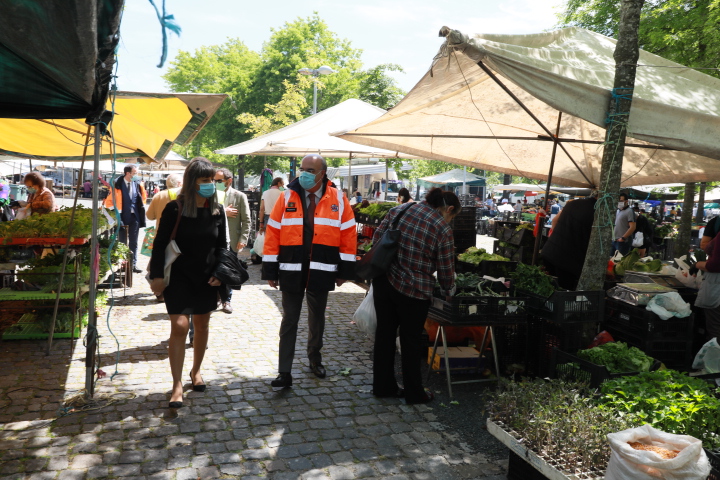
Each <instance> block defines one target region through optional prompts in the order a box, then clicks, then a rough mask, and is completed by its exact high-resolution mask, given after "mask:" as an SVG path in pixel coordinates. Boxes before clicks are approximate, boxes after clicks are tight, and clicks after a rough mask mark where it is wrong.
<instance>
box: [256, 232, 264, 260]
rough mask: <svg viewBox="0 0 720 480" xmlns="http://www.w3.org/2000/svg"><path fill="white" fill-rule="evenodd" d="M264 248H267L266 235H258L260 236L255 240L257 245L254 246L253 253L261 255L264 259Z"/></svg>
mask: <svg viewBox="0 0 720 480" xmlns="http://www.w3.org/2000/svg"><path fill="white" fill-rule="evenodd" d="M264 246H265V234H264V233H258V236H257V238H256V239H255V243H254V244H253V251H254V252H255V254H256V255H260V256H261V257H262V254H263V247H264Z"/></svg>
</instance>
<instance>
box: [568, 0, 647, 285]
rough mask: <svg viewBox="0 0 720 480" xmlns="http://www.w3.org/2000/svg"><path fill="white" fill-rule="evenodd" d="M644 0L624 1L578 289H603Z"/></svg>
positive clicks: (633, 82) (611, 238)
mask: <svg viewBox="0 0 720 480" xmlns="http://www.w3.org/2000/svg"><path fill="white" fill-rule="evenodd" d="M643 3H644V0H622V4H621V7H620V25H619V29H618V38H617V45H616V46H615V53H614V54H613V57H614V58H615V65H616V69H615V81H614V84H613V92H612V96H611V98H610V105H609V107H608V119H609V122H608V124H607V133H606V135H605V148H604V150H603V159H602V166H601V170H600V180H599V185H597V187H598V192H599V193H598V200H597V204H596V208H595V219H594V220H593V229H592V234H591V235H590V244H589V246H588V251H587V255H586V256H585V264H584V265H583V270H582V274H581V276H580V282H579V283H578V288H579V289H580V290H602V288H603V283H604V280H605V271H606V270H607V261H608V257H609V253H610V245H611V243H612V241H613V224H614V221H615V219H614V213H615V210H616V209H615V206H616V205H617V200H618V191H619V189H620V177H621V174H622V163H623V162H622V161H623V154H624V152H625V136H626V134H627V122H628V117H629V116H630V106H631V104H632V94H633V88H634V87H635V72H636V70H637V66H636V64H637V60H638V57H639V56H640V52H639V46H638V28H639V26H640V10H641V9H642V6H643Z"/></svg>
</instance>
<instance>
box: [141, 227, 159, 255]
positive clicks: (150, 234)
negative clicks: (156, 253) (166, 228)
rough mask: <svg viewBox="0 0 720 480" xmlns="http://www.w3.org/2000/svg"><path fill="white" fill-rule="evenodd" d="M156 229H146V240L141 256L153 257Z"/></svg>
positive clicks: (144, 240)
mask: <svg viewBox="0 0 720 480" xmlns="http://www.w3.org/2000/svg"><path fill="white" fill-rule="evenodd" d="M155 233H156V232H155V227H148V228H146V229H145V238H144V239H143V243H142V248H141V249H140V254H141V255H145V256H147V257H151V256H152V248H153V243H155Z"/></svg>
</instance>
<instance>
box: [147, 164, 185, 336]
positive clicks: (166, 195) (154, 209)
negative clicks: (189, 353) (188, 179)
mask: <svg viewBox="0 0 720 480" xmlns="http://www.w3.org/2000/svg"><path fill="white" fill-rule="evenodd" d="M181 185H182V177H181V176H180V175H178V174H176V173H171V174H170V175H168V176H167V178H166V179H165V186H166V187H167V188H166V189H165V190H163V191H162V192H160V193H158V194H157V195H154V196H153V199H152V201H151V202H150V205H148V208H147V212H146V216H147V218H148V220H155V233H156V235H157V232H158V231H159V230H160V219H161V218H162V213H163V211H164V210H165V207H166V206H167V204H168V203H170V202H171V201H173V200H175V199H177V197H178V194H179V193H180V186H181ZM147 268H148V271H150V263H148V267H147ZM155 298H156V299H157V301H158V302H164V301H165V299H164V298H163V296H162V295H157V296H156V297H155ZM191 343H192V342H191Z"/></svg>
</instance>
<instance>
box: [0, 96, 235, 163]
mask: <svg viewBox="0 0 720 480" xmlns="http://www.w3.org/2000/svg"><path fill="white" fill-rule="evenodd" d="M226 97H227V95H224V94H220V95H214V94H185V93H182V94H181V93H172V94H165V93H135V92H118V93H117V97H116V99H115V106H114V108H115V117H114V119H113V121H112V124H111V125H110V128H111V130H112V134H113V135H114V139H115V148H116V154H117V158H137V157H142V158H143V160H144V161H145V162H158V161H162V160H163V159H164V158H165V156H166V155H167V154H168V153H169V152H170V149H171V148H172V146H173V145H174V144H179V145H183V144H186V143H188V142H189V141H190V140H192V139H193V138H194V137H195V135H197V133H198V132H199V131H200V129H201V128H202V127H203V126H204V125H205V124H206V123H207V121H208V120H209V119H210V117H212V116H213V114H215V112H216V111H217V109H218V108H219V107H220V105H221V104H222V102H223V101H224V100H225V98H226ZM112 108H113V106H112V100H108V102H107V109H108V110H111V109H112ZM87 133H88V125H87V124H86V123H85V120H84V119H82V118H77V119H53V120H44V119H38V120H34V119H24V118H0V154H8V155H14V156H19V157H26V158H36V159H47V160H51V159H62V160H65V161H68V160H81V159H82V155H83V150H84V146H85V144H86V143H88V140H87V138H86V134H87ZM91 142H92V140H91ZM92 153H93V148H92V146H90V147H88V155H92ZM101 158H104V159H111V158H113V141H112V139H111V138H110V137H109V136H105V137H104V138H103V142H102V147H101Z"/></svg>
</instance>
